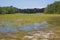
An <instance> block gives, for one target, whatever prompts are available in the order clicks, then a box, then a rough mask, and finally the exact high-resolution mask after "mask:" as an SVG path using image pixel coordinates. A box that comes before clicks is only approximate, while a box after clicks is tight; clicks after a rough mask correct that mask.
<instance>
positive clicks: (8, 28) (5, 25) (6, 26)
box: [0, 21, 48, 32]
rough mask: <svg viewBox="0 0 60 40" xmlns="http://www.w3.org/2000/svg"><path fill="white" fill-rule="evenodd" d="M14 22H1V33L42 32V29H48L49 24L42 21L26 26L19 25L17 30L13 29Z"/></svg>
mask: <svg viewBox="0 0 60 40" xmlns="http://www.w3.org/2000/svg"><path fill="white" fill-rule="evenodd" d="M13 24H14V22H0V32H17V31H19V30H32V29H35V30H40V29H45V28H48V23H47V21H42V22H40V23H38V22H35V23H29V24H26V25H22V26H19V25H20V24H18V26H17V28H14V27H13Z"/></svg>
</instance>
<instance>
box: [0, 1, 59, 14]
mask: <svg viewBox="0 0 60 40" xmlns="http://www.w3.org/2000/svg"><path fill="white" fill-rule="evenodd" d="M15 13H30V14H31V13H48V14H54V13H57V14H60V1H56V2H54V3H52V4H49V5H48V6H47V7H46V8H41V9H39V8H34V9H19V8H16V7H13V6H7V7H0V14H15Z"/></svg>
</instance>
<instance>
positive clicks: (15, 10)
mask: <svg viewBox="0 0 60 40" xmlns="http://www.w3.org/2000/svg"><path fill="white" fill-rule="evenodd" d="M43 12H44V8H42V9H39V8H34V9H18V8H16V7H13V6H9V7H0V14H15V13H43Z"/></svg>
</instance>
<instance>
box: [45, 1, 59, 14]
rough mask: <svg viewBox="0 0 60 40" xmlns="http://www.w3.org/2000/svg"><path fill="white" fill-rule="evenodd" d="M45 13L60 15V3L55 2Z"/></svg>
mask: <svg viewBox="0 0 60 40" xmlns="http://www.w3.org/2000/svg"><path fill="white" fill-rule="evenodd" d="M45 13H49V14H53V13H57V14H60V1H58V2H54V3H53V4H50V5H48V6H47V8H46V9H45Z"/></svg>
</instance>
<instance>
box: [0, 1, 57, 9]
mask: <svg viewBox="0 0 60 40" xmlns="http://www.w3.org/2000/svg"><path fill="white" fill-rule="evenodd" d="M55 1H57V0H0V6H11V5H12V6H14V7H17V8H43V7H46V6H47V5H48V4H51V3H53V2H55Z"/></svg>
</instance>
